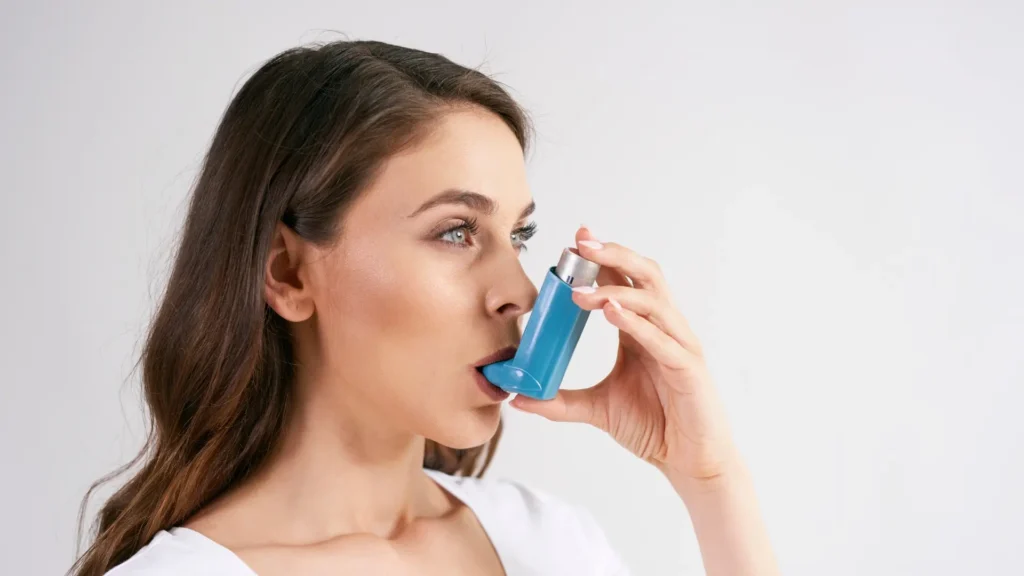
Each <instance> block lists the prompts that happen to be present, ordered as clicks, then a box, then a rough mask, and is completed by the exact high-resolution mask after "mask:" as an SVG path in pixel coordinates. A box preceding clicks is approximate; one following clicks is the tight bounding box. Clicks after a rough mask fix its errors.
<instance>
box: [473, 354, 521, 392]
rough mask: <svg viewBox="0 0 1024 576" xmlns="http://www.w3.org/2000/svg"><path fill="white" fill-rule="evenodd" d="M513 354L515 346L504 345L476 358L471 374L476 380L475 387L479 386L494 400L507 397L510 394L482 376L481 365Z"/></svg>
mask: <svg viewBox="0 0 1024 576" xmlns="http://www.w3.org/2000/svg"><path fill="white" fill-rule="evenodd" d="M515 355H516V347H515V346H506V347H505V348H502V349H500V350H497V351H495V352H494V353H492V354H488V355H487V356H484V357H483V358H481V359H480V360H478V361H477V362H476V364H474V365H473V369H474V372H475V374H473V376H474V378H475V380H476V384H477V387H479V388H480V390H481V391H482V392H483V393H484V394H486V395H487V396H488V397H489V398H490V399H491V400H492V401H494V402H501V401H502V400H504V399H506V398H508V397H509V396H510V395H511V394H509V393H508V392H506V391H505V390H502V389H501V388H498V387H497V386H495V385H494V384H491V382H490V381H488V380H487V378H485V377H484V373H483V367H484V366H487V365H488V364H493V363H495V362H501V361H502V360H508V359H510V358H512V357H513V356H515Z"/></svg>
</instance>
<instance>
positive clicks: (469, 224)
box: [436, 217, 537, 250]
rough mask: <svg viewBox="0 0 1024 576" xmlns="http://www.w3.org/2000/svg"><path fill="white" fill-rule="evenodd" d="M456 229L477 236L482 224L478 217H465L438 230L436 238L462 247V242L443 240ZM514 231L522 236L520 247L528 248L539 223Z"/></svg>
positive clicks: (532, 223)
mask: <svg viewBox="0 0 1024 576" xmlns="http://www.w3.org/2000/svg"><path fill="white" fill-rule="evenodd" d="M456 230H466V231H468V232H469V235H470V236H476V235H477V233H478V232H479V231H480V225H479V224H477V219H476V218H472V217H470V218H463V219H462V221H461V222H459V224H457V225H455V226H450V227H448V228H447V229H445V230H442V231H441V232H438V233H437V236H436V238H437V239H438V240H440V241H441V242H444V243H445V244H451V245H453V246H456V247H459V248H461V247H463V245H462V244H459V243H457V242H449V241H447V240H441V238H443V237H444V236H445V235H446V234H450V233H452V232H455V231H456ZM512 233H513V234H518V235H519V236H520V240H519V247H520V248H522V249H523V250H526V241H527V240H529V239H530V238H532V237H533V235H534V234H536V233H537V223H536V222H530V223H529V224H527V225H526V226H521V227H519V228H516V229H515V230H513V231H512Z"/></svg>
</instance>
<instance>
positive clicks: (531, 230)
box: [512, 222, 537, 250]
mask: <svg viewBox="0 0 1024 576" xmlns="http://www.w3.org/2000/svg"><path fill="white" fill-rule="evenodd" d="M536 233H537V223H536V222H530V223H529V224H527V225H526V226H522V227H520V228H516V229H515V230H513V231H512V245H513V246H515V247H516V248H522V249H523V250H526V241H527V240H529V239H530V238H533V235H534V234H536Z"/></svg>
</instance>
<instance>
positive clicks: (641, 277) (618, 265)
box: [576, 240, 665, 292]
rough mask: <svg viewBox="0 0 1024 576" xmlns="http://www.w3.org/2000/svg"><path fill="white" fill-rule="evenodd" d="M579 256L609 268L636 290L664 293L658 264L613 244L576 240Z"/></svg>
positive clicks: (663, 281) (663, 278) (663, 279)
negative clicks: (628, 281)
mask: <svg viewBox="0 0 1024 576" xmlns="http://www.w3.org/2000/svg"><path fill="white" fill-rule="evenodd" d="M576 244H577V250H579V251H580V256H583V257H584V258H586V259H587V260H590V261H592V262H597V263H598V264H600V265H601V267H602V269H603V268H604V267H606V266H607V267H610V268H613V269H615V270H616V271H618V272H619V273H621V274H623V275H624V276H626V277H628V278H629V279H630V280H632V281H633V286H634V287H636V288H644V289H648V290H653V291H655V292H664V291H665V290H664V289H665V277H664V276H663V275H662V273H661V267H660V266H658V263H657V262H655V261H654V260H651V259H650V258H647V257H646V256H641V255H640V254H637V253H636V252H634V251H633V250H630V249H629V248H626V247H625V246H623V245H621V244H617V243H615V242H599V241H597V240H577V241H576Z"/></svg>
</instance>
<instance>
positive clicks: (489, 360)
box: [473, 346, 516, 370]
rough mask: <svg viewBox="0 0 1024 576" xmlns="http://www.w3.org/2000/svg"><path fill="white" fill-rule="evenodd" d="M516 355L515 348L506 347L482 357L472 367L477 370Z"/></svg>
mask: <svg viewBox="0 0 1024 576" xmlns="http://www.w3.org/2000/svg"><path fill="white" fill-rule="evenodd" d="M515 355H516V347H515V346H506V347H504V348H501V349H500V350H496V351H494V352H492V353H491V354H488V355H487V356H484V357H483V358H481V359H480V360H477V362H476V364H474V365H473V366H474V367H475V368H476V369H477V370H479V369H481V368H483V367H484V366H486V365H488V364H494V363H495V362H501V361H502V360H508V359H509V358H512V357H514V356H515Z"/></svg>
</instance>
